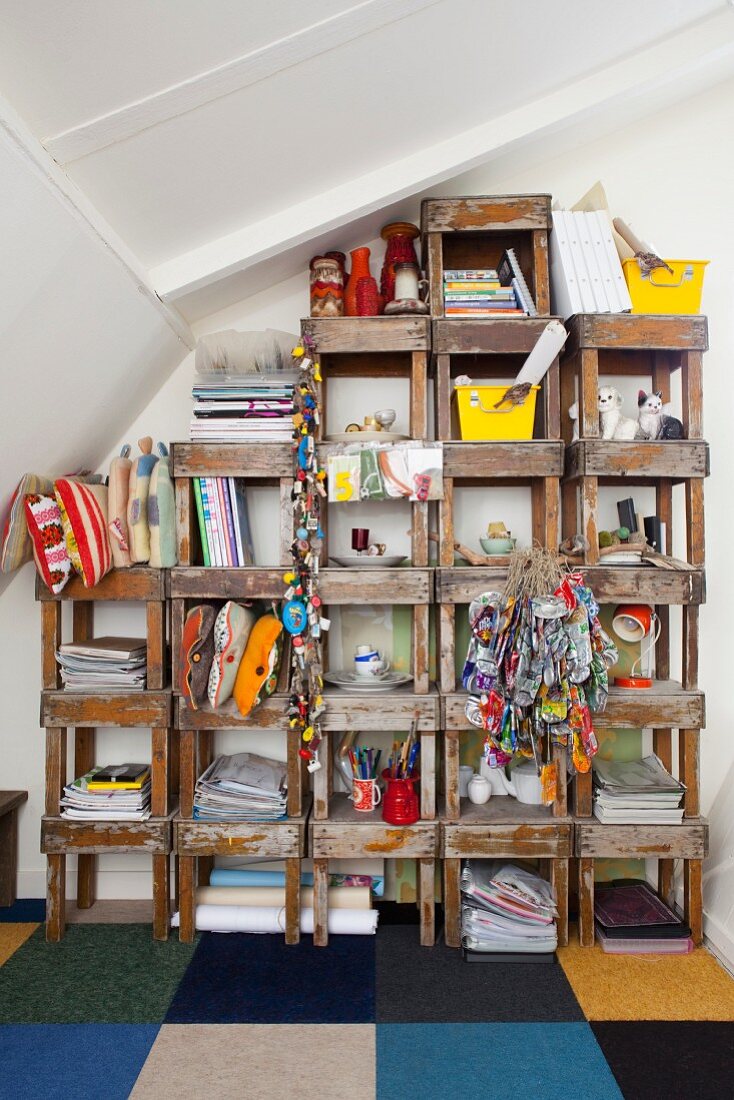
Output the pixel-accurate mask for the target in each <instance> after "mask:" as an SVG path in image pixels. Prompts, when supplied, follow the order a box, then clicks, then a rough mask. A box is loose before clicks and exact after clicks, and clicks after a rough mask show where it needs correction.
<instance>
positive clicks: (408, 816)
mask: <svg viewBox="0 0 734 1100" xmlns="http://www.w3.org/2000/svg"><path fill="white" fill-rule="evenodd" d="M382 778H383V779H384V780H385V782H386V783H387V789H386V790H385V797H384V798H383V800H382V820H383V821H386V822H387V823H388V825H413V824H414V823H415V822H416V821H419V820H420V816H421V808H420V803H419V800H418V795H417V793H416V792H415V790H414V789H413V783H415V782H418V781H420V776H419V775H414V776H412V777H411V778H410V779H393V778H392V776H391V775H390V771H389V769H387V768H386V769H385V771H383V773H382Z"/></svg>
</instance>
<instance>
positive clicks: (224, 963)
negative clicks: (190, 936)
mask: <svg viewBox="0 0 734 1100" xmlns="http://www.w3.org/2000/svg"><path fill="white" fill-rule="evenodd" d="M375 939H376V937H375V936H331V937H330V938H329V946H328V947H314V945H313V937H312V936H303V937H302V938H301V942H300V943H299V944H294V945H290V946H288V945H286V943H285V941H284V938H283V936H247V935H243V934H241V933H236V932H234V933H230V934H229V935H221V934H219V935H218V934H216V933H213V932H204V933H202V935H201V939H200V942H199V945H198V947H197V949H196V953H195V954H194V957H193V959H192V961H191V965H190V966H189V967H188V969H187V971H186V973H185V975H184V977H183V980H182V981H181V984H180V986H179V987H178V990H177V992H176V995H175V997H174V998H173V1001H172V1003H171V1007H170V1009H169V1011H168V1015H167V1016H166V1023H169V1024H193V1023H197V1024H361V1023H373V1022H374V1019H375Z"/></svg>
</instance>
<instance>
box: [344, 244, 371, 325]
mask: <svg viewBox="0 0 734 1100" xmlns="http://www.w3.org/2000/svg"><path fill="white" fill-rule="evenodd" d="M349 255H350V256H351V257H352V270H351V271H350V272H349V281H348V282H347V285H346V289H345V291H344V314H345V316H347V317H357V316H358V315H359V314H358V311H357V284H358V283H359V280H360V279H369V277H370V250H369V248H355V249H353V251H352V252H350V253H349Z"/></svg>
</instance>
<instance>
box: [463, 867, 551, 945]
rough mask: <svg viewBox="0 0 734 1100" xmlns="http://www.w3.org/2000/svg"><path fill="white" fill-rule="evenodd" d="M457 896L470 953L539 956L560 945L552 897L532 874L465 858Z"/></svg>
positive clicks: (527, 871)
mask: <svg viewBox="0 0 734 1100" xmlns="http://www.w3.org/2000/svg"><path fill="white" fill-rule="evenodd" d="M461 892H462V894H463V896H464V904H463V906H462V911H461V933H462V943H463V945H464V947H466V948H468V949H469V950H471V951H493V952H512V953H515V952H520V953H525V954H542V953H545V952H549V951H555V949H556V947H557V946H558V936H557V933H556V924H555V918H556V916H557V910H556V904H555V899H554V897H553V892H552V890H551V887H550V885H549V884H548V883H547V882H546V881H545V879H543V878H541V877H540V875H538V874H537V873H536V872H535V871H532V870H529V869H527V868H524V867H518V866H516V865H515V864H512V863H503V862H502V861H501V860H487V859H469V860H467V861H466V863H465V864H464V869H463V871H462V873H461Z"/></svg>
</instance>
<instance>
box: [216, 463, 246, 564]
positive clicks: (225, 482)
mask: <svg viewBox="0 0 734 1100" xmlns="http://www.w3.org/2000/svg"><path fill="white" fill-rule="evenodd" d="M219 482H220V484H221V486H222V493H223V495H224V513H225V519H226V521H227V531H226V534H227V541H228V545H229V553H230V556H231V558H232V565H234V566H238V565H242V562H241V561H240V559H239V555H238V553H237V539H236V538H235V533H234V513H233V508H232V498H231V496H230V492H229V478H228V477H220V479H219Z"/></svg>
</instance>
